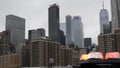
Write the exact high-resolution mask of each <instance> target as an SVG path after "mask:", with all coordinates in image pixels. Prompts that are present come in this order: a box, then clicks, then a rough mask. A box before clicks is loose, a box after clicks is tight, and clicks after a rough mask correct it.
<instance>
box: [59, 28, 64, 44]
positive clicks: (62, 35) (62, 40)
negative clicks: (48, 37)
mask: <svg viewBox="0 0 120 68" xmlns="http://www.w3.org/2000/svg"><path fill="white" fill-rule="evenodd" d="M60 43H61V45H65V35H64V32H63V31H62V30H60Z"/></svg>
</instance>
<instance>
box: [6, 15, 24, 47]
mask: <svg viewBox="0 0 120 68" xmlns="http://www.w3.org/2000/svg"><path fill="white" fill-rule="evenodd" d="M6 31H8V32H9V36H8V38H9V41H10V43H11V44H12V45H14V46H17V45H18V44H19V43H24V42H25V19H24V18H21V17H18V16H15V15H7V16H6Z"/></svg>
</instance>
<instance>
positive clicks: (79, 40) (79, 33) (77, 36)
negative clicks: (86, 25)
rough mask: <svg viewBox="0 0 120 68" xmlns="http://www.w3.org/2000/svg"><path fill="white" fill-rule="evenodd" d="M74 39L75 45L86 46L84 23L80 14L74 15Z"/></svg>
mask: <svg viewBox="0 0 120 68" xmlns="http://www.w3.org/2000/svg"><path fill="white" fill-rule="evenodd" d="M72 35H73V36H72V40H73V42H74V43H75V45H78V46H79V47H80V48H82V47H84V37H83V35H84V34H83V24H82V22H81V18H80V17H79V16H74V17H73V19H72Z"/></svg>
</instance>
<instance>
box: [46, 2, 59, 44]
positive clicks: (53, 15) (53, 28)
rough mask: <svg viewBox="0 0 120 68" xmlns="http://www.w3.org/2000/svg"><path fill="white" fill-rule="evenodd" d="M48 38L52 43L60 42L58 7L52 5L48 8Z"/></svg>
mask: <svg viewBox="0 0 120 68" xmlns="http://www.w3.org/2000/svg"><path fill="white" fill-rule="evenodd" d="M48 14H49V29H48V30H49V37H50V38H51V40H52V41H55V42H59V41H60V29H59V6H58V5H56V4H53V5H51V6H50V7H49V13H48Z"/></svg>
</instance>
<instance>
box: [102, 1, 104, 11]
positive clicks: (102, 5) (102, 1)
mask: <svg viewBox="0 0 120 68" xmlns="http://www.w3.org/2000/svg"><path fill="white" fill-rule="evenodd" d="M102 7H103V9H104V0H102Z"/></svg>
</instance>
